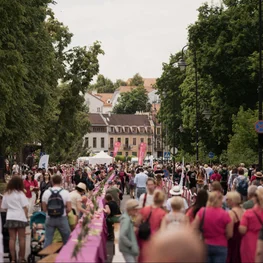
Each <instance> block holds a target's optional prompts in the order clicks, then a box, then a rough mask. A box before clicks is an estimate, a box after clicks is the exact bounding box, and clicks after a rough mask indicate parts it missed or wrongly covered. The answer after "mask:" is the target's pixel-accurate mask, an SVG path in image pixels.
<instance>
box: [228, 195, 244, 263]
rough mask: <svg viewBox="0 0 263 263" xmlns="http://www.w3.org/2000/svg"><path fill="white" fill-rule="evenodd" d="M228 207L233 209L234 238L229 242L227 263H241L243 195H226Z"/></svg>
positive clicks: (231, 215)
mask: <svg viewBox="0 0 263 263" xmlns="http://www.w3.org/2000/svg"><path fill="white" fill-rule="evenodd" d="M226 202H227V206H228V207H229V208H231V210H230V211H229V215H230V217H231V219H232V221H233V237H232V238H230V239H229V240H228V253H227V262H237V263H238V262H241V256H240V245H241V239H242V235H241V234H240V233H239V230H238V228H239V224H240V220H241V218H242V215H243V213H244V210H243V209H242V208H241V195H240V194H239V193H238V192H236V191H232V192H228V193H227V195H226Z"/></svg>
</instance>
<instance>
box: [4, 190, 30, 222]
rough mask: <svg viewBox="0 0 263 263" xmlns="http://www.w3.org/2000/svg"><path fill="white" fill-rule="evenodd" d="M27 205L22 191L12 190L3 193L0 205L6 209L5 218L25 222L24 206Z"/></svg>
mask: <svg viewBox="0 0 263 263" xmlns="http://www.w3.org/2000/svg"><path fill="white" fill-rule="evenodd" d="M28 205H29V203H28V199H27V198H26V196H25V194H24V193H23V192H18V191H13V192H11V193H10V194H8V193H5V194H4V197H3V201H2V206H1V207H2V209H7V214H6V220H19V221H22V222H27V218H26V214H25V211H24V207H27V206H28Z"/></svg>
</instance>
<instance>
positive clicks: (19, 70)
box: [0, 0, 58, 155]
mask: <svg viewBox="0 0 263 263" xmlns="http://www.w3.org/2000/svg"><path fill="white" fill-rule="evenodd" d="M51 2H52V1H50V0H44V1H41V2H39V1H33V0H25V1H23V2H20V1H7V0H3V1H1V8H0V16H1V18H2V19H1V21H0V144H1V145H0V148H1V149H0V155H1V154H4V153H5V152H6V151H7V149H10V150H13V151H17V150H19V149H20V148H21V147H22V146H23V144H24V143H25V142H34V141H35V142H36V141H38V140H39V137H41V136H42V135H43V133H44V125H45V119H46V118H47V116H48V112H49V110H50V103H52V93H53V89H54V86H55V85H56V83H57V79H58V78H57V76H56V75H55V73H54V67H53V65H54V64H55V61H56V58H55V52H54V48H53V46H52V41H51V38H50V35H49V33H48V31H47V30H46V27H45V18H46V15H47V12H48V11H47V10H48V9H47V6H48V5H49V4H50V3H51Z"/></svg>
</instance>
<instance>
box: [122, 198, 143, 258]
mask: <svg viewBox="0 0 263 263" xmlns="http://www.w3.org/2000/svg"><path fill="white" fill-rule="evenodd" d="M138 209H139V203H138V201H137V200H135V199H130V200H128V201H127V202H126V209H125V212H124V213H123V214H122V215H121V217H120V236H119V250H120V252H121V253H122V254H123V257H124V259H125V262H129V263H133V262H136V257H137V256H138V255H139V247H138V243H137V239H136V236H135V233H134V226H133V222H132V217H135V216H136V215H137V212H138Z"/></svg>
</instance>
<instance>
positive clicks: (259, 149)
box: [258, 0, 263, 170]
mask: <svg viewBox="0 0 263 263" xmlns="http://www.w3.org/2000/svg"><path fill="white" fill-rule="evenodd" d="M258 3H259V74H258V75H259V77H258V119H259V120H262V0H259V1H258ZM262 141H263V134H262V133H258V166H259V169H260V170H262Z"/></svg>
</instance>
